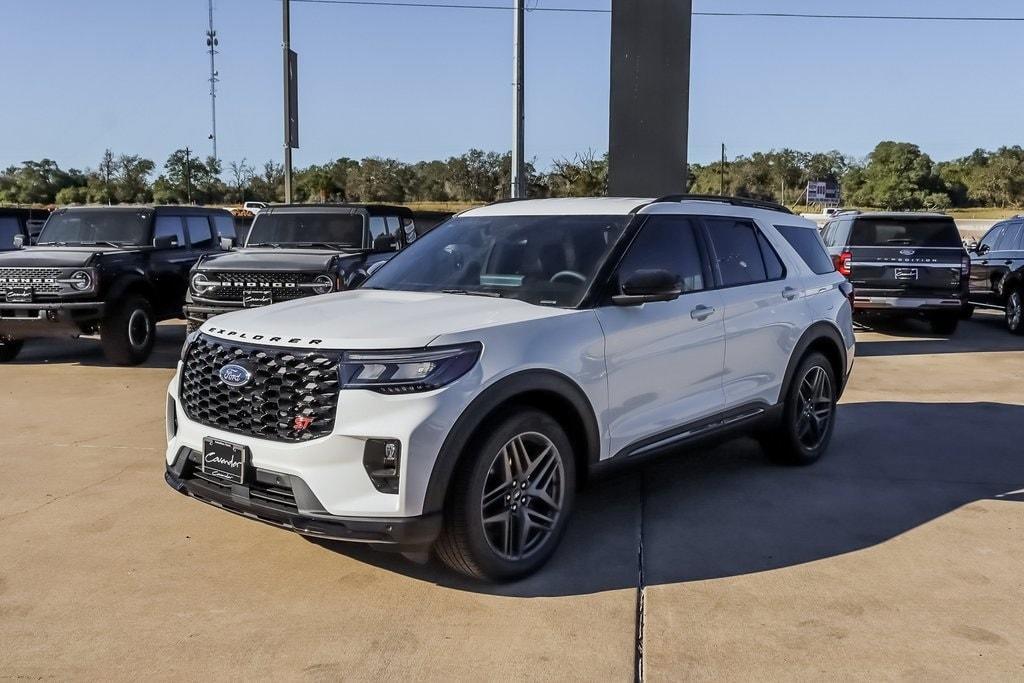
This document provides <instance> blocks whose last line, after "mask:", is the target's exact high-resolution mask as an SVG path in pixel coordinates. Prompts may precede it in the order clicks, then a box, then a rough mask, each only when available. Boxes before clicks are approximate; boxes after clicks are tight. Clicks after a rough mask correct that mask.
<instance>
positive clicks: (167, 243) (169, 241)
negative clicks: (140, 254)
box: [153, 235, 178, 249]
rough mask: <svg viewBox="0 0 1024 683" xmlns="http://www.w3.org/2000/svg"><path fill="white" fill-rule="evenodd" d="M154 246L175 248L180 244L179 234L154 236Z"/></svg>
mask: <svg viewBox="0 0 1024 683" xmlns="http://www.w3.org/2000/svg"><path fill="white" fill-rule="evenodd" d="M153 246H154V247H156V248H157V249H174V248H175V247H177V246H178V236H177V235H161V236H160V237H155V238H153Z"/></svg>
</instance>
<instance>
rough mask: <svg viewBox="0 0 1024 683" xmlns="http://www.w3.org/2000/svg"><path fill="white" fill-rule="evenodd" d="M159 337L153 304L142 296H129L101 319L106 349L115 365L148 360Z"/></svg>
mask: <svg viewBox="0 0 1024 683" xmlns="http://www.w3.org/2000/svg"><path fill="white" fill-rule="evenodd" d="M155 341H156V323H155V321H154V319H153V308H152V307H151V306H150V305H149V302H148V301H146V300H145V299H144V298H143V297H141V296H132V297H129V298H127V299H125V300H124V301H122V302H121V303H120V304H118V305H116V306H115V308H114V309H113V311H111V312H110V313H108V314H107V317H106V318H104V319H103V322H102V323H100V342H101V343H102V344H103V353H104V354H105V355H106V357H107V360H109V361H110V362H111V363H114V364H115V365H138V364H140V363H144V362H145V361H146V359H147V358H149V354H150V353H152V351H153V343H154V342H155Z"/></svg>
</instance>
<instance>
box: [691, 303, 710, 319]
mask: <svg viewBox="0 0 1024 683" xmlns="http://www.w3.org/2000/svg"><path fill="white" fill-rule="evenodd" d="M714 314H715V309H714V308H713V307H710V306H705V305H704V304H701V305H700V306H697V307H696V308H695V309H693V310H692V311H690V317H691V318H693V319H694V320H698V321H700V322H703V321H705V320H707V319H708V318H710V317H711V316H712V315H714Z"/></svg>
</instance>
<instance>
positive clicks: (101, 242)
mask: <svg viewBox="0 0 1024 683" xmlns="http://www.w3.org/2000/svg"><path fill="white" fill-rule="evenodd" d="M229 224H230V225H231V226H232V227H231V229H232V230H233V229H234V228H233V226H234V222H233V219H232V217H231V214H230V213H228V212H227V211H224V210H222V209H206V208H197V207H184V206H157V207H102V208H100V207H81V208H78V207H76V208H65V209H59V210H57V211H55V212H54V213H53V214H51V215H50V217H49V219H48V220H47V221H46V224H45V225H44V226H43V230H42V232H41V233H40V235H39V238H38V241H37V246H33V247H28V248H26V249H20V250H17V251H9V252H4V253H2V254H0V361H10V360H13V359H14V358H15V357H16V356H17V355H18V352H19V351H20V350H21V347H22V344H23V343H24V340H25V339H29V338H32V337H54V336H58V337H59V336H78V335H80V334H96V333H97V332H98V333H99V334H100V338H101V340H102V343H103V351H104V353H105V354H106V356H107V358H108V359H109V360H110V361H111V362H113V363H116V364H118V365H136V364H138V363H141V362H143V361H145V360H146V358H148V357H149V354H150V352H151V351H152V349H153V341H154V336H155V335H154V329H153V328H154V325H155V324H156V322H157V321H158V320H164V319H168V318H178V317H181V307H182V302H183V301H184V299H185V290H186V289H187V287H188V272H189V270H190V269H191V268H192V266H193V265H194V264H195V262H196V261H197V260H199V259H200V258H201V257H202V256H205V255H206V254H209V253H211V252H216V251H221V250H222V246H221V240H220V239H219V238H218V237H217V234H218V232H219V226H220V225H223V226H225V229H226V226H228V225H229Z"/></svg>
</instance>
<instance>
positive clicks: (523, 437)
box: [435, 409, 576, 581]
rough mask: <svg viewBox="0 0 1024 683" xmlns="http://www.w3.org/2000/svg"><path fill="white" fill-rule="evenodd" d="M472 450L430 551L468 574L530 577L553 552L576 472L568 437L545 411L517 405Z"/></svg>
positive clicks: (574, 482)
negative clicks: (439, 532)
mask: <svg viewBox="0 0 1024 683" xmlns="http://www.w3.org/2000/svg"><path fill="white" fill-rule="evenodd" d="M471 449H472V451H471V452H469V453H466V456H465V459H464V461H463V462H462V469H461V470H460V471H459V473H458V474H457V479H456V483H455V485H454V487H453V489H452V501H451V504H450V505H449V506H448V510H447V516H446V520H445V528H444V531H443V532H442V535H441V538H440V539H439V540H438V542H437V545H436V546H435V551H436V553H437V555H438V557H440V559H441V560H442V561H443V562H444V563H445V564H447V565H448V566H449V567H451V568H453V569H455V570H457V571H459V572H461V573H463V574H466V575H468V576H471V577H474V578H482V579H489V580H495V581H500V580H509V579H515V578H518V577H520V576H524V575H526V574H529V573H530V572H532V571H534V570H535V569H536V568H538V567H540V566H541V565H542V564H543V563H544V562H546V561H547V559H548V558H549V557H550V556H551V554H552V553H553V552H554V551H555V548H556V547H557V546H558V542H559V540H560V539H561V536H562V533H563V532H564V530H565V525H566V520H567V518H568V516H569V512H570V510H571V508H572V503H573V497H574V493H575V486H576V471H575V466H574V465H575V463H574V460H573V454H572V446H571V445H570V444H569V439H568V437H567V436H566V435H565V432H564V431H563V430H562V428H561V426H559V424H558V423H557V422H555V420H553V419H552V418H551V417H550V416H548V415H546V414H545V413H542V412H540V411H536V410H531V409H521V410H516V411H515V412H513V413H511V414H509V415H508V416H507V417H505V418H504V419H503V420H501V421H500V422H499V423H498V424H497V425H496V428H495V429H492V430H488V434H487V435H485V437H484V438H483V439H482V440H479V441H478V442H476V443H475V444H474V445H473V446H471Z"/></svg>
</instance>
